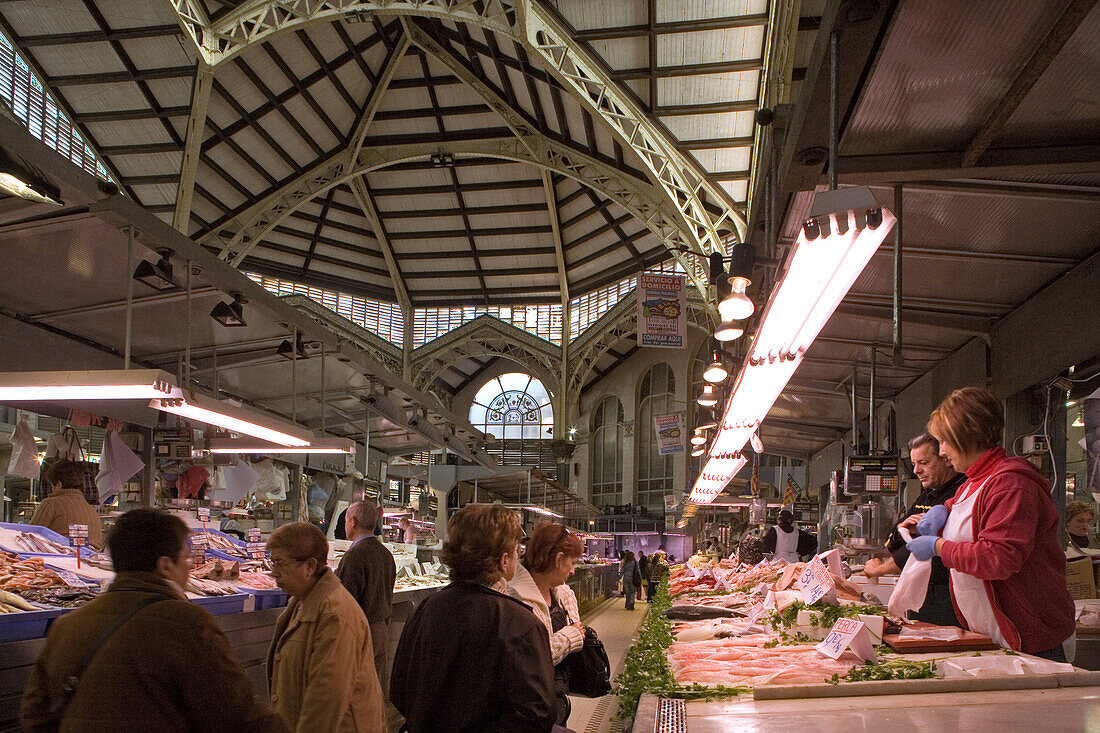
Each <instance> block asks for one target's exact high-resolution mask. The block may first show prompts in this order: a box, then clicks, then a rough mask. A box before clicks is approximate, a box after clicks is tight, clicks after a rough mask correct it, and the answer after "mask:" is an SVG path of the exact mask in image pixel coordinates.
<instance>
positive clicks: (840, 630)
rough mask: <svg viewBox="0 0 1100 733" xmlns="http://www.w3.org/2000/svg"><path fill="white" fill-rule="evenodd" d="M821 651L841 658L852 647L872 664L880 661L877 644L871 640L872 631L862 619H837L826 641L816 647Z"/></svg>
mask: <svg viewBox="0 0 1100 733" xmlns="http://www.w3.org/2000/svg"><path fill="white" fill-rule="evenodd" d="M815 648H816V649H817V650H818V651H819V652H821V653H822V654H824V655H825V656H827V657H830V658H832V659H839V658H840V655H841V654H843V653H844V650H845V649H851V650H852V651H853V652H855V654H856V656H858V657H859V658H860V659H863V660H864V661H867V662H871V663H872V664H874V663H877V662H878V657H877V656H876V655H875V645H874V643H873V642H872V641H871V632H869V631H868V630H867V627H866V626H865V625H864V623H863V622H862V621H856V620H855V619H851V618H841V619H837V622H836V623H835V624H833V628H832V629H831V630H830V631H829V635H828V636H826V637H825V641H823V642H821V643H820V644H818V645H817V646H816V647H815Z"/></svg>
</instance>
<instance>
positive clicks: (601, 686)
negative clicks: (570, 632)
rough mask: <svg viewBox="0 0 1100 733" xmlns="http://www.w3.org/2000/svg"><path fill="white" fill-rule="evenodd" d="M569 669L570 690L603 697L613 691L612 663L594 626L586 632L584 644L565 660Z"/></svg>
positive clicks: (577, 693) (571, 692)
mask: <svg viewBox="0 0 1100 733" xmlns="http://www.w3.org/2000/svg"><path fill="white" fill-rule="evenodd" d="M564 662H565V664H566V667H567V669H568V679H569V692H570V694H573V695H581V696H583V697H603V696H604V695H606V694H607V693H609V692H611V663H610V662H608V661H607V652H606V651H605V650H604V648H603V642H602V641H600V637H599V636H597V635H596V632H595V631H594V630H593V629H592V627H587V629H586V630H585V632H584V646H583V647H581V648H580V649H579V650H577V651H575V652H573V653H572V654H570V655H569V656H567V657H566V658H565V660H564Z"/></svg>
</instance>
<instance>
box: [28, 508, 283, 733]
mask: <svg viewBox="0 0 1100 733" xmlns="http://www.w3.org/2000/svg"><path fill="white" fill-rule="evenodd" d="M188 535H189V531H188V529H187V526H186V525H185V524H184V523H183V521H181V520H180V519H179V518H178V517H175V516H173V515H171V514H167V513H165V512H161V511H154V510H151V509H135V510H133V511H130V512H127V513H126V514H123V515H122V516H121V517H119V519H118V521H117V522H116V524H115V527H114V530H113V531H112V532H111V534H110V536H109V537H108V540H107V548H108V549H109V550H110V553H111V562H112V564H113V566H114V570H115V573H116V575H115V579H114V581H113V582H112V583H111V586H110V588H108V589H107V592H105V593H103V594H102V595H100V596H99V597H98V598H96V599H95V600H93V601H91V602H89V603H88V604H87V605H85V606H83V607H81V608H78V609H77V610H75V611H73V612H72V613H69V614H66V615H65V616H62V617H61V618H59V619H57V620H56V621H55V622H54V623H53V625H52V626H51V627H50V633H49V635H48V636H47V637H46V648H45V649H44V650H43V651H42V655H41V656H40V657H39V658H38V661H37V662H36V663H35V665H34V668H33V669H32V670H31V674H30V679H29V680H28V682H27V689H26V692H25V693H24V695H23V704H22V707H21V709H20V720H21V721H22V723H23V729H24V730H26V731H30V732H31V733H47V732H49V733H53V732H55V731H64V732H66V733H76V731H80V732H81V733H131V732H132V733H146V732H147V731H157V732H158V733H160V732H166V731H184V730H186V731H196V732H199V731H201V732H206V733H215V732H216V731H223V730H233V731H238V732H240V733H253V732H254V733H280V732H282V731H286V730H287V728H286V725H285V724H284V723H283V722H282V720H281V719H280V718H279V716H278V715H276V714H275V713H274V712H273V711H271V710H270V709H269V708H267V707H266V706H265V705H264V704H263V703H262V702H260V700H259V698H258V697H257V695H256V691H255V689H254V688H253V687H252V683H251V682H250V681H249V679H248V677H247V676H246V675H245V672H244V669H243V668H242V667H241V665H240V662H238V661H237V658H236V656H235V655H234V654H233V650H232V649H231V648H230V646H229V641H228V640H227V639H226V638H225V635H224V634H223V633H222V631H221V629H220V628H219V627H218V624H217V622H216V621H215V620H214V617H213V616H211V615H210V614H209V613H208V612H207V611H205V610H203V609H202V608H200V607H199V606H196V605H195V604H193V603H191V602H190V601H189V600H187V596H186V594H185V593H184V591H183V588H184V586H185V585H186V584H187V576H188V573H189V572H190V570H191V555H190V549H189V548H188V545H187V538H188ZM212 695H216V697H215V698H212V697H211V696H212Z"/></svg>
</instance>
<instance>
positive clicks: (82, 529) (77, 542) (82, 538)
mask: <svg viewBox="0 0 1100 733" xmlns="http://www.w3.org/2000/svg"><path fill="white" fill-rule="evenodd" d="M69 544H71V545H72V546H73V547H84V546H85V545H87V544H88V525H86V524H70V525H69Z"/></svg>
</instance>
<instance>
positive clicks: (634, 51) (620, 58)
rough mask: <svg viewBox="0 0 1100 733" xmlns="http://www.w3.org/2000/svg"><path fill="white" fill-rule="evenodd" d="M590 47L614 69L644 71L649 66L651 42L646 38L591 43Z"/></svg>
mask: <svg viewBox="0 0 1100 733" xmlns="http://www.w3.org/2000/svg"><path fill="white" fill-rule="evenodd" d="M588 45H590V46H591V47H592V50H593V51H595V52H596V53H597V54H599V56H600V58H602V59H603V60H604V63H606V64H607V65H608V66H609V67H610V68H612V69H616V70H625V69H642V68H648V66H649V41H648V40H647V39H645V38H621V39H614V40H606V41H590V42H589V44H588ZM658 58H660V56H658Z"/></svg>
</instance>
